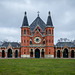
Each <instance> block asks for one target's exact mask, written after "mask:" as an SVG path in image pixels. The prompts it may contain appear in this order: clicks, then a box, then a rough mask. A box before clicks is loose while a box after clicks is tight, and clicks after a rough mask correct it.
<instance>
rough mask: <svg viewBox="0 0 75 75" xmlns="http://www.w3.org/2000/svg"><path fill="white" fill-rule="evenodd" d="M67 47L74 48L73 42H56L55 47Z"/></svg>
mask: <svg viewBox="0 0 75 75" xmlns="http://www.w3.org/2000/svg"><path fill="white" fill-rule="evenodd" d="M65 45H67V46H68V47H75V44H74V43H73V42H58V43H57V44H56V46H57V47H64V46H65Z"/></svg>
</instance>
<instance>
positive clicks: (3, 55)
mask: <svg viewBox="0 0 75 75" xmlns="http://www.w3.org/2000/svg"><path fill="white" fill-rule="evenodd" d="M4 57H5V51H4V50H2V58H4Z"/></svg>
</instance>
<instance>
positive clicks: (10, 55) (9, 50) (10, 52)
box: [8, 49, 13, 58]
mask: <svg viewBox="0 0 75 75" xmlns="http://www.w3.org/2000/svg"><path fill="white" fill-rule="evenodd" d="M12 56H13V54H12V49H8V58H12Z"/></svg>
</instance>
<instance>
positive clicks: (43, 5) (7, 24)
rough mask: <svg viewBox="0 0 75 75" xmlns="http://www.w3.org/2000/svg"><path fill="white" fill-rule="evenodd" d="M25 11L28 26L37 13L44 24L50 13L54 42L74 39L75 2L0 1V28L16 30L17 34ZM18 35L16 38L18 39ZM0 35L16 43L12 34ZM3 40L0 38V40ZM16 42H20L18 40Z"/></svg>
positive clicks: (49, 0)
mask: <svg viewBox="0 0 75 75" xmlns="http://www.w3.org/2000/svg"><path fill="white" fill-rule="evenodd" d="M25 11H27V17H28V21H29V24H31V23H32V21H33V20H34V19H35V18H36V17H37V11H40V17H41V18H42V19H43V20H44V21H45V23H46V21H47V16H48V11H51V16H52V21H53V24H54V27H55V42H56V41H57V39H59V38H61V37H65V38H69V36H72V37H70V39H74V37H75V35H74V33H75V29H74V28H75V0H0V28H1V27H4V28H6V29H8V28H13V29H14V30H15V29H17V32H18V31H20V27H21V25H22V21H23V17H24V12H25ZM2 32H3V31H1V32H0V33H2ZM19 33H20V32H19ZM19 33H18V35H17V36H18V37H20V34H19ZM16 34H17V33H16ZM61 34H63V35H61ZM67 34H68V35H67ZM1 35H2V36H3V38H4V36H6V37H7V38H8V39H11V41H12V40H14V41H17V40H16V39H17V37H16V38H15V39H13V38H14V37H15V35H14V33H12V35H13V36H12V35H8V34H7V35H6V34H1ZM8 36H9V37H12V38H9V37H8ZM6 37H5V38H6ZM3 38H2V37H0V39H2V40H3ZM5 38H4V39H5ZM18 40H19V41H20V38H18Z"/></svg>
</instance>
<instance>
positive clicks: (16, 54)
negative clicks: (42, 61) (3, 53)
mask: <svg viewBox="0 0 75 75" xmlns="http://www.w3.org/2000/svg"><path fill="white" fill-rule="evenodd" d="M17 57H18V50H16V51H15V58H17Z"/></svg>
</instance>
